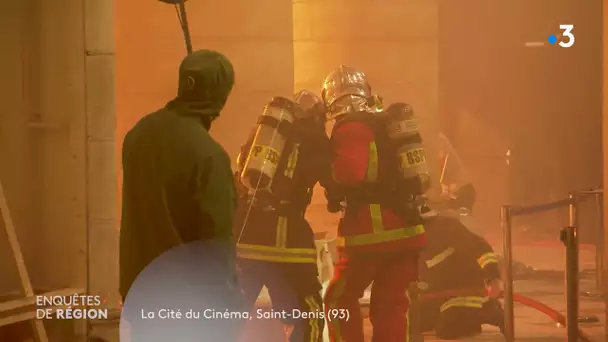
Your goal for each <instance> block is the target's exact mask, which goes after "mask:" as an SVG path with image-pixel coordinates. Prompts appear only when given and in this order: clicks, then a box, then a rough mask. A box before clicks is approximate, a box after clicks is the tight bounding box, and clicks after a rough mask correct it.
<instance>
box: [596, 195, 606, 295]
mask: <svg viewBox="0 0 608 342" xmlns="http://www.w3.org/2000/svg"><path fill="white" fill-rule="evenodd" d="M602 203H603V202H602V194H601V193H596V194H595V220H596V221H595V227H596V234H597V237H596V239H595V286H596V289H597V291H598V292H599V293H600V294H603V287H604V275H603V272H604V222H603V221H604V220H603V218H604V215H603V208H602Z"/></svg>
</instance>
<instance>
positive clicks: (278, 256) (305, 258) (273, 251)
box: [237, 244, 317, 264]
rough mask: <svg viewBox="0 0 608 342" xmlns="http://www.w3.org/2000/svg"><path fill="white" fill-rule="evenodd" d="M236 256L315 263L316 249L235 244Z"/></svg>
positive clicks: (261, 259)
mask: <svg viewBox="0 0 608 342" xmlns="http://www.w3.org/2000/svg"><path fill="white" fill-rule="evenodd" d="M237 256H238V257H239V258H241V259H250V260H260V261H272V262H289V263H311V264H316V263H317V251H316V250H315V249H313V248H279V247H270V246H261V245H248V244H238V245H237Z"/></svg>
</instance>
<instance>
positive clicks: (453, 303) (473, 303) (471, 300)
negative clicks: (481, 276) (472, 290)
mask: <svg viewBox="0 0 608 342" xmlns="http://www.w3.org/2000/svg"><path fill="white" fill-rule="evenodd" d="M488 300H489V298H488V297H454V298H452V299H449V300H448V301H446V302H445V303H443V305H441V308H440V309H439V311H440V312H444V311H445V310H447V309H449V308H453V307H459V308H475V309H481V308H482V307H483V304H485V303H486V302H487V301H488Z"/></svg>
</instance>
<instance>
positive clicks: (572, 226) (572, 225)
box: [565, 193, 579, 342]
mask: <svg viewBox="0 0 608 342" xmlns="http://www.w3.org/2000/svg"><path fill="white" fill-rule="evenodd" d="M568 198H569V199H570V200H571V203H570V205H569V206H568V212H569V215H568V216H569V227H567V228H566V236H565V243H566V302H567V305H568V307H567V317H566V328H567V330H568V342H578V340H579V333H578V312H579V310H578V304H579V300H578V296H579V294H578V288H579V281H578V273H579V267H578V259H579V250H578V247H579V246H578V231H577V221H578V218H577V201H578V199H577V198H576V196H575V195H574V194H572V193H570V194H568Z"/></svg>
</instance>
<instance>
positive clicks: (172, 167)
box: [120, 51, 236, 298]
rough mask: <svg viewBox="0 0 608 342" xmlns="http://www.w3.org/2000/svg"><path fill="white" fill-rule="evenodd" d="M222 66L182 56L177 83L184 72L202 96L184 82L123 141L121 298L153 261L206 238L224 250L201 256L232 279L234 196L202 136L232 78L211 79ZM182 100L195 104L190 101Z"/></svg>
mask: <svg viewBox="0 0 608 342" xmlns="http://www.w3.org/2000/svg"><path fill="white" fill-rule="evenodd" d="M191 56H192V57H191ZM201 56H202V57H203V58H200V57H201ZM222 57H223V56H222ZM196 58H198V59H196ZM205 58H206V60H205ZM214 58H215V59H214ZM226 61H227V60H226ZM226 61H224V60H222V62H224V63H225V64H221V63H220V67H221V68H222V69H221V70H213V67H214V66H216V65H218V57H217V56H216V55H213V54H212V53H211V52H208V51H203V52H195V53H194V54H193V55H190V56H188V57H186V60H184V62H183V63H182V67H180V79H181V78H182V76H183V75H184V73H183V70H182V69H185V68H186V67H187V69H188V70H187V72H189V75H188V77H190V78H192V75H194V77H195V78H196V81H197V84H203V86H204V88H205V90H204V93H201V94H199V96H198V97H197V96H195V95H196V94H192V92H193V91H198V90H197V89H196V87H192V84H190V87H189V88H188V89H187V90H188V91H190V93H184V92H182V90H181V89H180V95H179V96H178V98H177V99H176V100H174V101H172V102H170V103H169V104H168V105H167V106H166V107H165V108H163V109H160V110H159V111H157V112H154V113H152V114H149V115H147V116H146V117H144V118H143V119H141V120H140V121H139V122H138V123H137V124H136V125H135V126H134V127H133V128H132V129H131V130H130V131H129V132H128V133H127V135H126V137H125V140H124V143H123V153H122V163H123V191H122V196H123V200H122V221H121V231H120V293H121V295H122V296H123V298H125V297H126V295H127V293H128V291H129V288H130V287H131V286H132V284H133V282H134V281H135V279H136V277H137V275H138V274H139V273H140V272H141V271H143V269H144V268H145V267H146V266H147V265H148V264H150V263H151V262H152V261H153V260H154V259H155V258H157V257H159V256H160V255H161V254H163V253H164V252H166V251H168V250H169V249H171V248H173V247H176V246H179V245H182V244H184V243H189V242H195V241H201V240H203V241H204V240H210V241H215V242H219V243H220V244H222V245H225V246H226V247H227V250H228V253H224V254H215V255H210V256H209V257H210V258H213V259H218V260H214V262H219V264H220V265H222V264H223V265H225V268H223V267H222V268H223V271H224V275H223V276H225V277H229V278H236V261H235V258H236V255H235V254H236V252H235V242H234V239H233V236H232V220H233V216H234V210H235V205H236V194H235V187H234V182H233V179H232V171H231V168H230V158H229V157H228V155H227V153H226V152H225V151H224V149H223V148H222V147H221V146H220V145H219V144H218V143H217V142H216V141H215V140H213V138H211V136H210V135H209V132H208V127H209V126H210V122H211V121H212V119H213V118H214V117H216V116H217V115H219V110H221V108H222V107H223V105H224V103H225V101H226V98H227V94H228V93H229V92H230V90H231V89H232V84H233V80H234V75H233V74H232V75H228V76H229V77H224V78H222V77H218V74H219V75H220V76H226V74H227V72H228V73H233V71H232V67H231V65H229V64H226V63H229V62H226ZM186 62H188V63H186ZM197 62H200V63H198V64H197ZM210 65H211V67H210ZM185 66H186V67H185ZM227 66H228V67H227ZM197 68H198V71H197ZM216 69H217V68H216ZM197 72H200V73H199V74H196V73H197ZM205 73H206V74H205ZM214 73H215V74H214ZM190 82H192V80H190ZM209 82H216V83H217V82H219V83H220V84H211V85H210V84H209ZM211 86H213V88H211ZM180 87H181V80H180ZM209 89H212V90H211V91H210V90H209ZM187 96H190V97H191V98H200V99H202V101H201V102H193V101H192V100H191V99H187ZM184 99H186V100H184ZM214 101H215V102H214ZM201 272H205V270H204V269H203V270H201Z"/></svg>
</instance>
